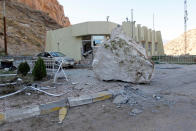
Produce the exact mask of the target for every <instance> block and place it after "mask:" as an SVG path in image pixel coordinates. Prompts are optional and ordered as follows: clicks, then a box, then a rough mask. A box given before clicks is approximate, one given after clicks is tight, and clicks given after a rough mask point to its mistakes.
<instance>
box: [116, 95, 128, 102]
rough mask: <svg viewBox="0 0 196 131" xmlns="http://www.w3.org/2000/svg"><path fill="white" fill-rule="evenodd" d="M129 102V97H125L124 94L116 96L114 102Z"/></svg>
mask: <svg viewBox="0 0 196 131" xmlns="http://www.w3.org/2000/svg"><path fill="white" fill-rule="evenodd" d="M127 102H128V98H127V97H123V96H122V95H118V96H116V97H115V99H114V100H113V103H114V104H126V103H127Z"/></svg>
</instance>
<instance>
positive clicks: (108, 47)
mask: <svg viewBox="0 0 196 131" xmlns="http://www.w3.org/2000/svg"><path fill="white" fill-rule="evenodd" d="M93 71H94V73H95V75H96V77H97V78H98V79H100V80H106V81H109V80H120V81H124V82H131V83H149V82H150V81H151V78H152V75H153V71H154V64H153V62H152V61H151V60H149V59H148V57H147V55H146V51H145V49H144V48H143V47H142V45H140V44H137V43H136V42H135V41H133V40H131V39H130V38H128V37H127V36H126V35H125V34H124V33H123V30H122V27H117V28H116V29H114V30H113V32H112V34H111V39H110V40H107V41H105V42H104V43H103V44H102V45H101V46H100V47H97V49H96V51H95V57H94V60H93Z"/></svg>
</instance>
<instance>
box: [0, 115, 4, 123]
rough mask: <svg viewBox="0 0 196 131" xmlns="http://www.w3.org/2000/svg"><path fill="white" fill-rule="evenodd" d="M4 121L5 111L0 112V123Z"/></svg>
mask: <svg viewBox="0 0 196 131" xmlns="http://www.w3.org/2000/svg"><path fill="white" fill-rule="evenodd" d="M4 121H5V113H0V124H1V123H2V122H4Z"/></svg>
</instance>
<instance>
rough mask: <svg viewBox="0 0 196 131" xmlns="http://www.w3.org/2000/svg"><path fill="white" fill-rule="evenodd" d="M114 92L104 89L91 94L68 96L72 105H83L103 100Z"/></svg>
mask: <svg viewBox="0 0 196 131" xmlns="http://www.w3.org/2000/svg"><path fill="white" fill-rule="evenodd" d="M112 96H113V95H112V93H111V92H109V91H102V92H98V93H94V94H90V95H83V96H80V97H68V103H69V106H70V107H75V106H81V105H86V104H91V103H94V102H98V101H103V100H107V99H110V98H111V97H112Z"/></svg>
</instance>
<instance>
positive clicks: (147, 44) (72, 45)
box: [45, 21, 164, 61]
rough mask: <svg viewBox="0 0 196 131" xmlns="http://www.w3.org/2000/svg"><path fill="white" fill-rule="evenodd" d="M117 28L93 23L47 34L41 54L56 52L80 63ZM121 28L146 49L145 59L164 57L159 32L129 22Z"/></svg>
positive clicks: (112, 24) (111, 25) (111, 24)
mask: <svg viewBox="0 0 196 131" xmlns="http://www.w3.org/2000/svg"><path fill="white" fill-rule="evenodd" d="M117 25H118V24H116V23H113V22H107V21H94V22H85V23H80V24H75V25H72V26H69V27H65V28H62V29H57V30H51V31H48V32H47V37H46V48H45V51H59V52H62V53H64V54H65V55H67V56H69V57H71V58H74V59H75V60H76V61H81V60H83V59H85V58H87V56H88V54H91V53H92V49H93V47H95V46H98V45H99V44H101V43H102V42H103V41H104V40H106V39H107V38H109V37H110V34H111V32H112V30H113V29H114V28H115V27H117ZM122 27H123V30H124V32H125V34H126V35H127V36H128V37H130V38H133V39H134V40H136V41H137V43H138V44H142V45H143V47H144V48H146V51H147V54H148V55H149V56H152V55H163V54H164V50H163V42H162V38H161V32H160V31H153V30H151V29H148V28H147V27H145V26H142V27H141V25H137V26H135V24H132V23H131V22H123V23H122Z"/></svg>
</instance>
